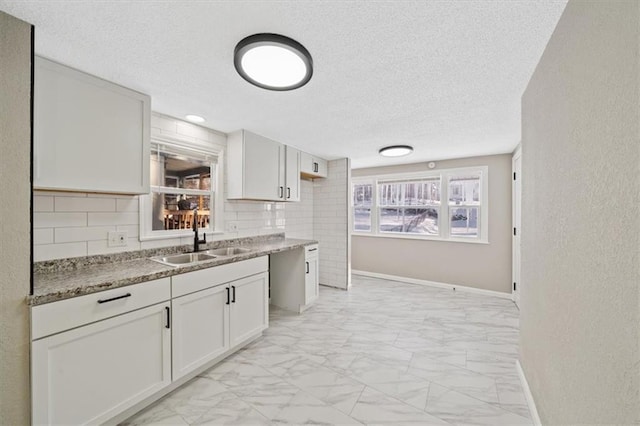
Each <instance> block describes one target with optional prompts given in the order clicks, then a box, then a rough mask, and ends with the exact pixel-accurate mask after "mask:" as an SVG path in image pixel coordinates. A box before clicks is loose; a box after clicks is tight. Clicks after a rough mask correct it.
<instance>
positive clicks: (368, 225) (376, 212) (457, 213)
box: [352, 167, 488, 243]
mask: <svg viewBox="0 0 640 426" xmlns="http://www.w3.org/2000/svg"><path fill="white" fill-rule="evenodd" d="M487 176H488V168H487V167H477V168H464V169H448V170H440V171H437V172H422V173H410V174H399V175H380V176H370V177H354V178H353V188H352V190H353V193H352V195H353V196H352V200H353V215H354V217H353V229H352V231H353V234H354V235H366V236H376V237H396V238H418V239H432V240H446V241H464V242H485V243H486V242H488V183H487V179H488V177H487Z"/></svg>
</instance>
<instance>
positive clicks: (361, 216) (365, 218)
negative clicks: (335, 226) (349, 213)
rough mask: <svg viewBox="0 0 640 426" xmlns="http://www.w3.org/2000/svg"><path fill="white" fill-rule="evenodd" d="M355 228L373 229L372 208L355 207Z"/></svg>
mask: <svg viewBox="0 0 640 426" xmlns="http://www.w3.org/2000/svg"><path fill="white" fill-rule="evenodd" d="M353 215H354V218H353V229H354V230H356V231H371V208H362V207H354V209H353Z"/></svg>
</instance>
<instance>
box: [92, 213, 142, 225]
mask: <svg viewBox="0 0 640 426" xmlns="http://www.w3.org/2000/svg"><path fill="white" fill-rule="evenodd" d="M138 222H139V216H138V213H131V212H117V213H88V225H89V226H101V225H136V224H138Z"/></svg>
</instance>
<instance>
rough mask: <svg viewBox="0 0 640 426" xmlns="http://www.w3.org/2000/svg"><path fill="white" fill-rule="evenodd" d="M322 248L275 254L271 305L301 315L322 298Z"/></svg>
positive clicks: (272, 266)
mask: <svg viewBox="0 0 640 426" xmlns="http://www.w3.org/2000/svg"><path fill="white" fill-rule="evenodd" d="M318 250H319V249H318V245H317V244H314V245H309V246H306V247H304V248H303V249H298V250H289V251H285V252H281V253H276V254H272V255H271V259H270V262H269V275H270V282H271V304H272V305H274V306H277V307H279V308H282V309H286V310H289V311H294V312H298V313H301V312H303V311H304V310H305V309H307V308H309V307H310V306H311V305H312V303H313V302H314V301H315V300H316V299H317V298H318V294H319V290H318V284H319V280H318V277H319V275H318V274H319V269H318V257H319V256H318Z"/></svg>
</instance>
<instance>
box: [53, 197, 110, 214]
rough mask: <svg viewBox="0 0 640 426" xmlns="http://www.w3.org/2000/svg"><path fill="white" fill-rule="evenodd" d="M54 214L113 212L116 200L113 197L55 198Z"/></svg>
mask: <svg viewBox="0 0 640 426" xmlns="http://www.w3.org/2000/svg"><path fill="white" fill-rule="evenodd" d="M54 209H55V211H56V212H114V211H116V200H115V199H114V198H113V197H110V198H99V197H56V198H55V202H54Z"/></svg>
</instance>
